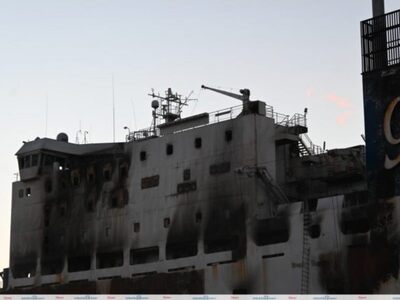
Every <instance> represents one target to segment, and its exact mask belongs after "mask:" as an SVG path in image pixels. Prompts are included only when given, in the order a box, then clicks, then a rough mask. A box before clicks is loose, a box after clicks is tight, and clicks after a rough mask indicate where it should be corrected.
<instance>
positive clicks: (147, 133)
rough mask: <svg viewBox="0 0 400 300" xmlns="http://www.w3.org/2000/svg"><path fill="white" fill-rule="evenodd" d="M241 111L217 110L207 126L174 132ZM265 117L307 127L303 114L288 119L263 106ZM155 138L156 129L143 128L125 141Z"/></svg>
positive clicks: (225, 117)
mask: <svg viewBox="0 0 400 300" xmlns="http://www.w3.org/2000/svg"><path fill="white" fill-rule="evenodd" d="M242 111H243V105H237V106H233V107H229V108H225V109H221V110H217V111H214V112H211V113H209V122H208V123H207V124H202V125H198V126H193V127H189V128H185V129H181V130H179V131H175V132H182V131H187V130H191V129H193V128H197V127H202V126H206V125H210V124H215V123H219V122H223V121H227V120H232V119H235V118H237V117H238V116H239V115H240V114H241V113H242ZM265 116H266V117H267V118H272V119H274V122H275V124H276V125H280V126H285V127H294V126H304V127H307V120H306V116H305V115H304V114H294V115H293V116H292V117H290V116H289V115H284V114H280V113H276V112H274V108H273V107H272V106H270V105H266V106H265ZM155 136H160V130H159V129H158V128H157V129H156V132H154V130H153V129H152V128H144V129H141V130H138V131H134V132H130V133H129V134H128V135H126V141H127V142H130V141H137V140H143V139H148V138H151V137H155Z"/></svg>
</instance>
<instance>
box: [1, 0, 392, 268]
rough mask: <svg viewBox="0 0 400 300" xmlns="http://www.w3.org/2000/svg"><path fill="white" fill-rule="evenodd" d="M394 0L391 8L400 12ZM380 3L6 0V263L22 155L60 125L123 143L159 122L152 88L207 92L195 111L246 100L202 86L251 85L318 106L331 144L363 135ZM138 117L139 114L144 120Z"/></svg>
mask: <svg viewBox="0 0 400 300" xmlns="http://www.w3.org/2000/svg"><path fill="white" fill-rule="evenodd" d="M399 8H400V4H399V3H398V0H386V10H387V11H390V10H394V9H399ZM370 16H371V1H370V0H335V1H321V0H313V1H311V0H301V1H299V0H290V1H289V0H279V1H270V0H258V1H256V0H250V1H249V0H246V1H244V0H243V1H236V0H229V1H227V0H219V1H210V0H203V1H188V0H185V1H183V0H182V1H179V0H175V1H161V0H159V1H123V0H112V1H111V0H109V1H105V0H97V1H94V0H85V1H83V0H79V1H77V0H68V1H67V0H65V1H57V0H47V1H44V0H37V1H28V0H27V1H18V0H15V1H1V9H0V39H1V47H0V102H1V118H0V136H1V138H2V140H3V142H2V147H1V148H0V166H1V169H0V199H1V210H0V245H1V248H0V268H1V267H6V266H8V248H9V224H10V211H11V207H10V203H11V182H12V180H13V178H14V175H13V173H15V172H17V164H16V159H15V157H14V153H15V152H16V151H17V150H18V148H19V147H20V146H21V143H22V141H23V140H32V139H34V138H35V137H37V136H40V137H43V136H44V134H45V110H46V109H45V108H46V95H48V99H49V105H48V111H49V114H48V136H49V137H55V136H56V134H57V133H58V132H60V131H64V132H66V133H68V134H69V136H70V139H71V140H72V141H74V140H75V134H76V131H77V130H78V129H79V126H80V125H79V124H80V123H81V126H82V129H83V130H88V131H89V140H90V141H91V142H103V141H104V142H105V141H111V140H112V113H111V109H112V106H111V103H112V102H111V77H112V76H114V78H115V97H116V128H117V140H121V141H122V140H123V139H124V134H125V132H124V130H123V127H124V126H129V127H130V128H131V129H134V128H135V126H136V127H138V128H139V127H146V126H148V125H150V117H151V114H150V98H149V97H147V96H146V94H147V93H148V92H150V91H151V88H155V89H156V90H159V91H164V90H165V89H166V88H168V87H172V88H173V89H174V90H177V91H178V92H180V93H182V94H188V93H189V92H190V91H192V90H193V91H194V96H195V97H198V98H199V101H198V103H197V105H196V106H195V107H190V108H189V109H188V110H187V114H190V113H200V112H202V111H214V110H217V109H220V108H225V107H229V106H234V105H237V104H239V103H238V102H237V101H235V100H234V99H230V98H226V97H224V96H219V95H216V94H213V93H211V92H207V91H202V92H200V85H201V84H207V85H210V86H214V87H222V88H227V89H233V90H238V89H240V88H244V87H246V88H249V89H250V90H251V91H252V96H253V98H254V99H260V100H264V101H266V102H267V103H268V104H270V105H273V106H274V107H275V110H276V111H278V112H282V113H286V114H293V113H296V112H302V111H303V109H304V107H308V111H309V135H310V136H311V138H312V139H313V140H314V141H315V142H317V143H319V144H322V142H323V141H326V142H327V148H335V147H345V146H352V145H356V144H360V143H362V140H361V138H360V134H362V133H363V114H362V88H361V76H360V72H361V71H360V70H361V66H360V38H359V21H360V20H363V19H366V18H369V17H370ZM135 117H136V118H135Z"/></svg>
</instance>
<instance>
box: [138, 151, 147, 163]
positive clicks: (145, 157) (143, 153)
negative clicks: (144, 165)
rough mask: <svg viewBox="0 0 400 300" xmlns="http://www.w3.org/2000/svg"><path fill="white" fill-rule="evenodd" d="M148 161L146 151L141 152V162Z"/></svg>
mask: <svg viewBox="0 0 400 300" xmlns="http://www.w3.org/2000/svg"><path fill="white" fill-rule="evenodd" d="M146 159H147V155H146V151H140V160H141V161H144V160H146Z"/></svg>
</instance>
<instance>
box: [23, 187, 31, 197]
mask: <svg viewBox="0 0 400 300" xmlns="http://www.w3.org/2000/svg"><path fill="white" fill-rule="evenodd" d="M25 195H26V196H27V197H30V196H32V193H31V188H26V189H25Z"/></svg>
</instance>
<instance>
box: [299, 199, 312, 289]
mask: <svg viewBox="0 0 400 300" xmlns="http://www.w3.org/2000/svg"><path fill="white" fill-rule="evenodd" d="M303 203H304V207H303V257H302V263H301V266H302V269H301V294H308V293H309V281H310V235H309V228H310V225H311V215H310V211H309V209H308V201H307V199H306V200H304V202H303Z"/></svg>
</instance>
